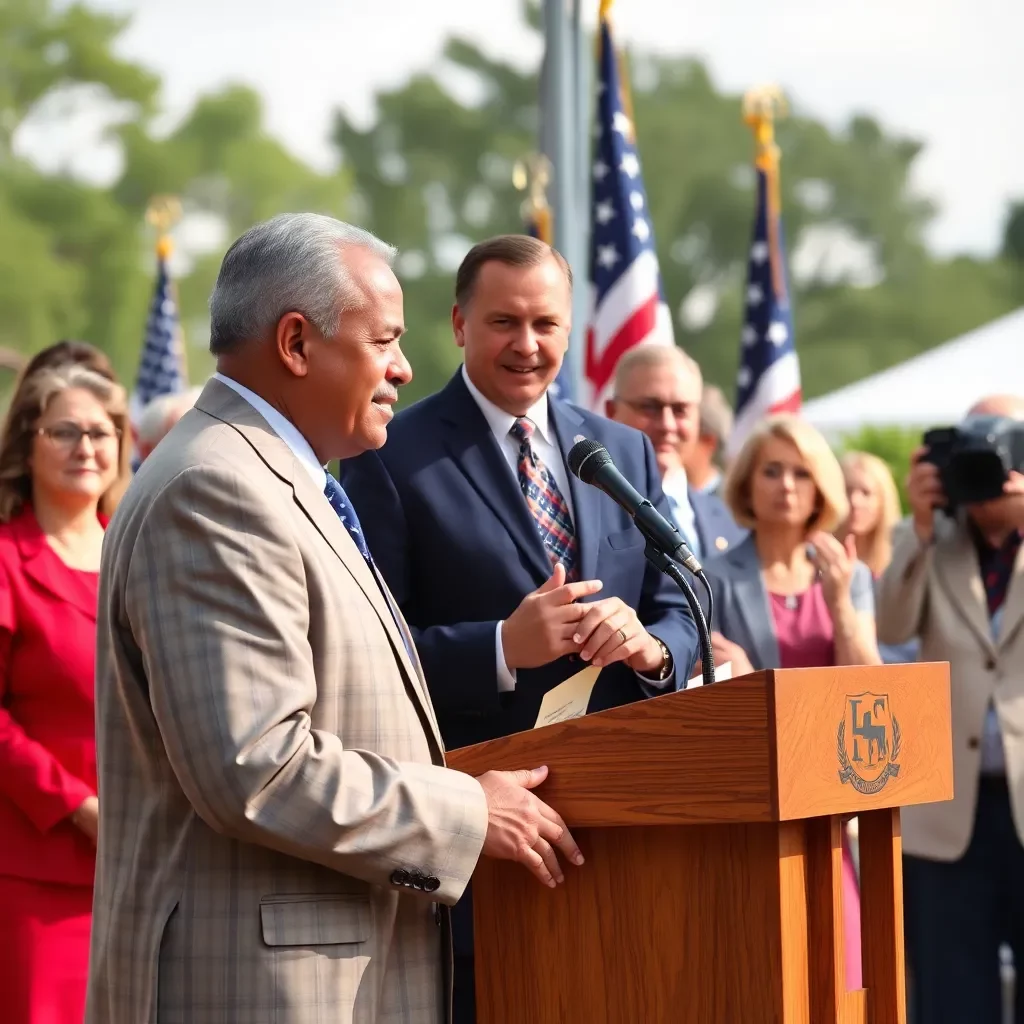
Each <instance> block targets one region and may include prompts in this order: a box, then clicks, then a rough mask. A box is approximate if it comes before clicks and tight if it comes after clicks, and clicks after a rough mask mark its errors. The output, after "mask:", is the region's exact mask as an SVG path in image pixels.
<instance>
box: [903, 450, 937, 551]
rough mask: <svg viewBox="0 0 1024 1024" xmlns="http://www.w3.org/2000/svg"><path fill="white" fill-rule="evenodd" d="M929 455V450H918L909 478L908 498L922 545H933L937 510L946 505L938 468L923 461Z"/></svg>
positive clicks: (914, 456)
mask: <svg viewBox="0 0 1024 1024" xmlns="http://www.w3.org/2000/svg"><path fill="white" fill-rule="evenodd" d="M927 454H928V449H927V448H918V449H917V451H915V452H914V454H913V455H911V457H910V474H909V475H908V476H907V498H908V500H909V501H910V510H911V513H912V515H913V517H914V532H915V533H916V534H917V537H918V540H920V541H921V543H922V544H930V543H931V539H932V536H933V535H934V533H935V509H936V508H940V507H941V506H943V505H944V504H945V503H946V497H945V495H944V494H943V491H942V481H941V480H940V479H939V471H938V468H937V467H936V466H934V465H933V464H932V463H930V462H925V461H923V460H924V457H925V455H927Z"/></svg>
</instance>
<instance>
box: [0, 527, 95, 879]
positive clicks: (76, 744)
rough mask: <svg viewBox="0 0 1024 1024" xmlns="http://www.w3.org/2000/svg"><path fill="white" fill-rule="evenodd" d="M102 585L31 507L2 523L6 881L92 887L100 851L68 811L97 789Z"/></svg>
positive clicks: (1, 796) (1, 858)
mask: <svg viewBox="0 0 1024 1024" xmlns="http://www.w3.org/2000/svg"><path fill="white" fill-rule="evenodd" d="M98 582H99V574H98V573H90V572H82V571H80V570H77V569H69V568H68V566H66V565H65V564H64V562H63V561H61V559H60V558H59V557H58V555H57V553H56V552H55V551H54V550H53V549H52V548H51V547H50V545H49V544H48V543H47V542H46V538H45V537H44V536H43V533H42V531H41V530H40V528H39V524H38V523H37V522H36V518H35V515H34V514H33V513H32V510H31V509H30V508H27V507H26V509H25V510H24V511H23V512H22V513H21V514H20V515H18V516H17V517H16V518H14V519H13V520H11V522H9V523H6V524H0V875H8V876H15V877H18V878H30V879H35V880H38V881H44V882H60V883H64V884H68V885H92V881H93V872H94V869H95V851H94V849H93V845H92V843H91V842H90V841H89V839H88V838H86V836H84V835H83V834H82V833H81V832H80V831H79V830H78V829H77V828H75V826H74V825H72V824H71V822H70V820H69V819H68V815H69V814H71V812H72V811H74V810H75V809H76V808H77V807H78V806H79V804H81V802H82V801H83V800H84V799H85V798H86V797H88V796H92V795H94V794H95V792H96V728H95V721H94V700H93V694H94V689H93V678H94V672H95V662H96V605H97V587H98Z"/></svg>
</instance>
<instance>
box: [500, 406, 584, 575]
mask: <svg viewBox="0 0 1024 1024" xmlns="http://www.w3.org/2000/svg"><path fill="white" fill-rule="evenodd" d="M535 429H536V427H535V426H534V424H533V423H531V422H530V421H529V420H528V419H526V418H525V417H523V416H520V418H519V419H517V420H516V421H515V423H513V424H512V429H511V430H510V431H509V433H510V434H511V435H512V436H513V437H514V438H515V439H516V440H517V441H518V442H519V459H518V476H519V487H520V488H521V489H522V492H523V496H524V497H525V498H526V504H527V506H528V507H529V509H530V514H531V515H532V516H533V521H534V522H535V523H536V524H537V532H538V533H539V534H540V539H541V541H542V542H543V544H544V550H545V551H546V552H547V554H548V559H549V560H550V562H551V568H552V569H554V567H555V565H557V564H558V563H559V562H561V563H562V565H564V566H565V578H566V579H567V580H574V579H575V578H576V576H575V570H576V530H575V529H574V527H573V525H572V517H571V516H570V515H569V506H568V504H566V501H565V498H564V497H563V496H562V492H561V491H560V490H559V489H558V484H556V483H555V478H554V477H553V476H552V475H551V470H549V469H548V467H547V466H546V465H545V464H544V462H543V461H542V460H541V459H540V458H539V456H538V455H537V453H536V452H535V451H534V449H533V445H532V444H531V443H530V438H531V437H532V436H533V432H534V430H535Z"/></svg>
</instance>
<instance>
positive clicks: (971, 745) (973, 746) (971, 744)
mask: <svg viewBox="0 0 1024 1024" xmlns="http://www.w3.org/2000/svg"><path fill="white" fill-rule="evenodd" d="M979 746H980V744H979V743H978V737H977V736H972V737H971V738H970V739H969V740H968V741H967V749H968V750H977V749H978V747H979Z"/></svg>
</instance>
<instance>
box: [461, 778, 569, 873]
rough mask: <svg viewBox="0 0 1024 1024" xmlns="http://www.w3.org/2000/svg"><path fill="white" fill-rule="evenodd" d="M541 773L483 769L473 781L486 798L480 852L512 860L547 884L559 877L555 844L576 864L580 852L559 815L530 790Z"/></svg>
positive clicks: (540, 780)
mask: <svg viewBox="0 0 1024 1024" xmlns="http://www.w3.org/2000/svg"><path fill="white" fill-rule="evenodd" d="M547 777H548V770H547V768H546V767H542V768H534V769H533V771H526V770H521V771H517V772H487V773H486V774H485V775H481V776H480V778H479V779H477V781H478V782H479V783H480V785H481V787H482V788H483V791H484V796H485V797H486V798H487V835H486V837H485V838H484V846H483V854H484V856H487V857H496V858H498V859H499V860H514V861H518V862H519V863H520V864H522V865H524V866H525V867H527V868H528V869H529V870H530V871H532V872H533V874H535V875H536V876H537V878H538V879H540V881H542V882H543V883H544V884H545V885H547V886H550V887H551V888H552V889H553V888H554V887H555V886H556V885H558V884H559V883H560V882H564V881H565V876H564V875H563V874H562V868H561V865H560V864H559V862H558V857H557V855H556V854H555V850H560V851H561V853H562V856H563V857H565V858H566V859H567V860H571V861H572V862H573V864H576V865H577V866H579V865H580V864H582V863H583V854H582V853H580V848H579V847H578V846H577V845H576V842H575V840H574V839H573V838H572V836H571V835H570V834H569V830H568V829H567V828H566V827H565V822H564V821H562V818H561V816H560V815H559V814H557V813H556V812H555V811H553V810H552V809H551V808H550V807H548V805H547V804H546V803H544V801H543V800H540V799H538V798H537V797H535V796H534V795H533V794H532V793H531V792H530V790H531V789H534V788H536V787H537V786H539V785H540V784H541V783H542V782H543V781H544V780H545V779H546V778H547Z"/></svg>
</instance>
